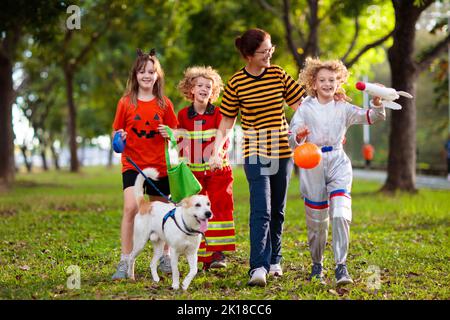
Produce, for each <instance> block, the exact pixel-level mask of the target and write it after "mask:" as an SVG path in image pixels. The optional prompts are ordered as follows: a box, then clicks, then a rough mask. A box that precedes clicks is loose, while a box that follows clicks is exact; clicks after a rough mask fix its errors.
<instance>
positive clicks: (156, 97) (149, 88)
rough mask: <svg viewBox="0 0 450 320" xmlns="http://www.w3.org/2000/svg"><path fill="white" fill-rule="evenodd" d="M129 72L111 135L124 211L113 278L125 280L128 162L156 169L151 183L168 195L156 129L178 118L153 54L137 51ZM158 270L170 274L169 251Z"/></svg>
mask: <svg viewBox="0 0 450 320" xmlns="http://www.w3.org/2000/svg"><path fill="white" fill-rule="evenodd" d="M137 54H138V56H137V58H136V60H135V62H134V65H133V68H132V69H131V72H130V76H129V78H128V82H127V89H126V91H125V94H124V95H123V97H122V98H121V99H120V100H119V103H118V105H117V111H116V116H115V119H114V123H113V129H114V131H113V135H114V134H115V133H116V132H120V134H121V137H122V140H123V141H124V142H125V148H124V150H123V153H122V182H123V194H124V208H123V218H122V225H121V243H122V254H121V258H120V262H119V265H118V266H117V271H116V273H114V275H113V277H112V279H113V280H118V279H126V278H127V269H128V259H129V254H130V252H131V250H132V249H133V228H134V217H135V215H136V213H137V211H138V207H137V204H136V199H135V196H134V182H135V180H136V177H137V175H138V174H139V173H138V172H137V171H136V170H135V169H134V167H133V166H132V165H131V164H130V163H128V161H127V160H126V158H127V157H130V158H131V159H132V160H133V161H134V162H135V163H136V164H137V165H138V166H139V167H140V168H142V169H144V168H147V167H153V168H156V169H157V170H158V172H159V174H160V176H159V179H158V180H157V181H153V183H154V184H155V185H156V186H157V187H158V189H160V191H161V192H162V193H163V194H165V195H169V194H170V189H169V182H168V178H167V167H166V161H165V155H164V148H165V145H164V143H165V140H164V137H163V136H162V135H161V134H160V132H159V130H158V126H159V125H161V124H164V125H167V126H169V127H171V128H176V126H177V117H176V115H175V112H174V110H173V105H172V102H171V101H170V100H169V99H168V98H167V97H165V96H164V72H163V70H162V68H161V65H160V63H159V61H158V59H157V58H156V55H155V51H154V49H152V51H151V52H150V53H149V54H144V53H143V52H142V51H141V50H140V49H138V52H137ZM145 189H146V193H147V194H148V195H149V196H150V199H151V200H152V201H164V202H165V201H166V200H165V199H164V198H163V197H162V196H160V194H159V193H158V192H157V191H156V190H155V189H154V188H153V187H152V186H150V185H148V184H147V183H145ZM159 266H160V269H161V270H162V271H163V272H166V273H170V272H171V270H170V259H169V256H168V249H167V248H166V249H165V254H164V256H163V257H162V258H161V261H160V265H159Z"/></svg>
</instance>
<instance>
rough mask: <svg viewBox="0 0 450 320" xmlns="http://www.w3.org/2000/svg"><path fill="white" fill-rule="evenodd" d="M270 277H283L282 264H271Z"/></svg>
mask: <svg viewBox="0 0 450 320" xmlns="http://www.w3.org/2000/svg"><path fill="white" fill-rule="evenodd" d="M269 275H271V276H274V277H281V276H282V275H283V269H281V264H279V263H277V264H271V265H270V270H269Z"/></svg>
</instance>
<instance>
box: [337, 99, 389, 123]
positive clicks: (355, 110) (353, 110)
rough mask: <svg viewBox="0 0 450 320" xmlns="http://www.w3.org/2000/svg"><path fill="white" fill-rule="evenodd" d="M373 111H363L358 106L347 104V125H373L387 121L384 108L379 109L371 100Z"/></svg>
mask: <svg viewBox="0 0 450 320" xmlns="http://www.w3.org/2000/svg"><path fill="white" fill-rule="evenodd" d="M370 106H371V109H362V108H359V107H357V106H354V105H351V104H346V107H347V124H346V126H347V127H349V126H351V125H353V124H373V123H375V122H378V121H383V120H385V119H386V111H385V109H384V106H383V105H381V106H380V107H377V106H375V105H374V104H373V102H372V100H370Z"/></svg>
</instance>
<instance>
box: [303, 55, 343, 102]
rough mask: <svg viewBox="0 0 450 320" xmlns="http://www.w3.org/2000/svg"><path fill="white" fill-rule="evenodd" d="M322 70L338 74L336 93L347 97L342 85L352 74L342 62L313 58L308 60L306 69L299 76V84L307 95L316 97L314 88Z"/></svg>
mask: <svg viewBox="0 0 450 320" xmlns="http://www.w3.org/2000/svg"><path fill="white" fill-rule="evenodd" d="M321 69H327V70H330V71H333V72H336V73H337V81H338V87H337V91H336V93H343V94H344V95H345V90H344V88H342V87H341V85H342V84H343V83H345V82H346V81H347V79H348V76H349V74H350V73H349V71H348V70H347V68H346V67H345V65H344V64H343V63H342V61H340V60H328V61H323V62H322V61H320V59H313V58H307V59H306V62H305V67H304V68H303V70H302V71H300V74H299V75H298V82H299V83H300V84H301V85H302V86H303V87H304V88H305V89H306V93H307V94H308V95H309V96H312V97H315V96H316V91H315V90H314V89H313V86H314V82H315V81H316V77H317V73H318V72H319V71H320V70H321Z"/></svg>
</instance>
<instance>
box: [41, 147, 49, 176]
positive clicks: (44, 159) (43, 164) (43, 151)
mask: <svg viewBox="0 0 450 320" xmlns="http://www.w3.org/2000/svg"><path fill="white" fill-rule="evenodd" d="M45 149H46V148H45V146H42V148H41V159H42V169H44V171H48V165H47V155H46V154H45Z"/></svg>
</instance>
